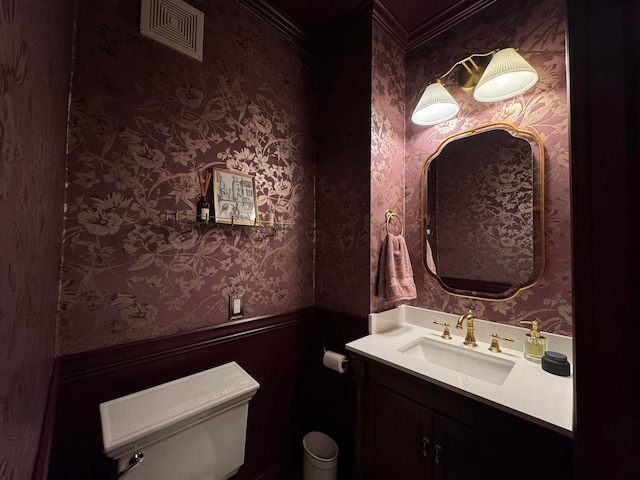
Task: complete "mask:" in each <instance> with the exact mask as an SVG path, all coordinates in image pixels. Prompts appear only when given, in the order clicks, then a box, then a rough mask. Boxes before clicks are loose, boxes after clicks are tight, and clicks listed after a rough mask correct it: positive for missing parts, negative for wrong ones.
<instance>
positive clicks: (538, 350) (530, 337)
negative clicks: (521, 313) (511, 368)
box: [520, 320, 547, 362]
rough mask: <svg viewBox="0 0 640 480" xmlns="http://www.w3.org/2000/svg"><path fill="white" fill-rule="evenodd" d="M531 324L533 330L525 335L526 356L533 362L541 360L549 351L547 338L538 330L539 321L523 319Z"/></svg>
mask: <svg viewBox="0 0 640 480" xmlns="http://www.w3.org/2000/svg"><path fill="white" fill-rule="evenodd" d="M520 323H528V324H530V325H531V331H530V332H529V333H527V334H526V336H525V337H524V358H526V359H527V360H531V361H532V362H540V361H541V360H542V356H543V355H544V352H546V351H547V339H546V338H544V337H543V336H542V335H540V332H539V331H538V321H537V320H532V321H521V322H520Z"/></svg>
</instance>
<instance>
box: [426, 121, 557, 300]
mask: <svg viewBox="0 0 640 480" xmlns="http://www.w3.org/2000/svg"><path fill="white" fill-rule="evenodd" d="M492 130H505V131H507V132H508V133H509V134H511V135H512V136H514V137H516V138H522V139H523V140H526V141H528V143H529V144H530V145H531V155H532V161H533V167H532V173H533V181H534V187H533V195H534V199H533V214H534V215H533V235H534V238H533V245H534V255H533V261H534V271H533V272H532V277H533V278H531V279H530V280H529V281H527V282H525V283H522V284H518V283H516V284H514V285H513V286H512V288H511V289H509V290H507V291H505V292H503V293H487V292H480V291H475V290H465V289H457V288H452V287H450V286H448V285H446V284H445V283H444V282H443V281H442V279H441V278H440V277H439V276H438V275H437V274H436V273H434V272H432V271H431V270H430V269H429V268H428V267H427V239H426V234H427V230H428V221H429V218H428V215H427V199H426V198H425V196H426V190H427V188H426V187H425V184H426V182H427V170H428V168H429V164H430V163H431V161H432V160H433V159H435V158H436V157H437V156H438V155H439V154H441V153H442V150H443V149H444V147H445V146H446V145H448V144H449V143H451V142H452V141H454V140H458V139H463V138H468V137H472V136H473V135H476V134H478V133H484V132H489V131H492ZM536 145H537V147H538V155H537V157H536V155H535V152H534V151H533V147H534V146H536ZM536 160H537V168H536ZM420 193H421V195H420V197H421V245H420V246H421V256H422V266H423V268H424V269H425V271H426V272H427V273H428V274H429V275H430V276H431V277H432V278H433V279H434V280H436V283H437V284H438V286H439V287H440V288H442V289H443V290H444V291H446V292H447V293H449V294H451V295H456V296H460V297H467V298H477V299H481V300H493V301H505V300H509V299H512V298H513V297H515V296H516V295H518V294H519V293H520V292H521V291H523V290H525V289H527V288H530V287H532V286H533V285H535V284H536V283H538V281H539V280H540V278H542V275H543V273H544V267H545V235H544V144H543V142H542V139H541V138H540V136H539V135H538V134H536V133H534V132H532V131H530V130H526V129H522V128H518V127H517V126H515V125H514V124H511V123H501V122H497V123H490V124H487V125H483V126H480V127H477V128H472V129H469V130H464V131H461V132H458V133H455V134H453V135H451V136H449V137H447V138H445V139H444V140H443V141H442V142H441V143H440V145H439V146H438V148H437V149H436V150H435V152H433V153H432V154H431V155H429V157H427V159H426V161H425V162H424V165H423V167H422V178H421V192H420ZM536 250H537V252H536Z"/></svg>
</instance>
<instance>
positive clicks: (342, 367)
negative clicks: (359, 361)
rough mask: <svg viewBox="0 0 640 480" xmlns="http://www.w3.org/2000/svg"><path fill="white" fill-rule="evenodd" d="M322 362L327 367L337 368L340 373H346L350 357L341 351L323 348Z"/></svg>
mask: <svg viewBox="0 0 640 480" xmlns="http://www.w3.org/2000/svg"><path fill="white" fill-rule="evenodd" d="M322 363H323V365H324V366H325V367H327V368H330V369H331V370H335V371H336V372H338V373H344V372H346V371H347V368H348V367H349V363H350V362H349V358H348V357H347V356H346V355H342V354H341V353H336V352H334V351H331V350H328V349H327V348H326V347H325V348H323V355H322Z"/></svg>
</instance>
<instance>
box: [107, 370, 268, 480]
mask: <svg viewBox="0 0 640 480" xmlns="http://www.w3.org/2000/svg"><path fill="white" fill-rule="evenodd" d="M259 387H260V385H259V384H258V382H256V381H255V380H254V379H253V378H252V377H251V376H250V375H249V374H248V373H247V372H245V371H244V370H243V369H242V368H241V367H240V366H239V365H238V364H237V363H236V362H230V363H227V364H224V365H220V366H218V367H215V368H211V369H209V370H205V371H203V372H199V373H196V374H194V375H189V376H187V377H183V378H179V379H177V380H174V381H172V382H168V383H164V384H162V385H158V386H155V387H152V388H149V389H147V390H142V391H139V392H136V393H133V394H131V395H127V396H125V397H120V398H116V399H115V400H110V401H108V402H105V403H101V404H100V419H101V422H102V441H103V446H104V452H105V453H106V454H107V456H109V457H110V458H112V459H114V460H116V461H117V462H118V472H119V473H122V472H125V471H128V472H127V473H126V474H124V475H122V476H120V478H123V479H126V480H137V479H147V480H149V479H153V480H164V479H166V480H205V479H206V480H222V479H226V478H229V477H230V476H232V475H234V474H235V473H236V472H237V471H238V469H239V468H240V466H241V465H242V464H243V463H244V446H245V439H246V429H247V414H248V407H249V400H250V399H251V397H253V395H254V394H255V393H256V391H257V389H258V388H259Z"/></svg>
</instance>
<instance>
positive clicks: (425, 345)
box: [398, 337, 515, 385]
mask: <svg viewBox="0 0 640 480" xmlns="http://www.w3.org/2000/svg"><path fill="white" fill-rule="evenodd" d="M398 350H399V351H400V352H402V353H405V354H407V355H411V356H413V357H417V358H420V359H422V360H426V361H428V362H431V363H434V364H436V365H439V366H441V367H445V368H448V369H450V370H454V371H456V372H458V373H463V374H465V375H469V376H470V377H475V378H478V379H480V380H484V381H485V382H489V383H493V384H494V385H502V384H503V383H504V381H505V380H506V379H507V376H509V373H510V372H511V369H512V368H513V366H514V365H515V363H514V362H513V361H511V360H507V359H506V358H500V357H496V356H493V355H489V354H484V353H480V352H476V351H474V350H470V349H468V348H466V347H460V346H456V345H449V344H446V343H443V342H440V341H438V340H432V339H430V338H426V337H421V338H418V339H417V340H415V341H413V342H411V343H409V344H407V345H405V346H404V347H400V348H399V349H398Z"/></svg>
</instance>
